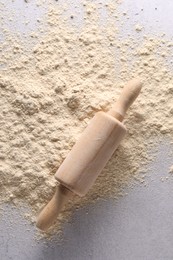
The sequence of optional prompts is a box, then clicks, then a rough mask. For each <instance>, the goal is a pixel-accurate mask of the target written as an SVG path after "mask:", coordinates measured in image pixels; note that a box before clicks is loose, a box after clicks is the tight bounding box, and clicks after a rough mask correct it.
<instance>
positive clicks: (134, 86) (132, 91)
mask: <svg viewBox="0 0 173 260" xmlns="http://www.w3.org/2000/svg"><path fill="white" fill-rule="evenodd" d="M141 88H142V83H141V81H140V80H139V79H133V80H130V81H129V82H128V83H127V85H125V87H124V88H123V91H122V93H121V95H120V97H119V99H118V100H117V102H116V103H115V105H114V106H113V107H112V108H111V109H110V110H109V111H108V114H109V115H112V116H113V117H115V118H116V119H118V120H119V121H123V119H124V116H125V114H126V112H127V110H128V108H129V107H130V106H131V104H132V103H133V102H134V101H135V99H136V98H137V96H138V95H139V93H140V91H141Z"/></svg>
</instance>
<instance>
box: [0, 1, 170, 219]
mask: <svg viewBox="0 0 173 260" xmlns="http://www.w3.org/2000/svg"><path fill="white" fill-rule="evenodd" d="M26 4H29V1H28V3H26ZM40 4H41V3H40ZM4 8H5V7H4ZM38 8H39V4H38ZM104 8H105V9H106V11H107V14H108V18H107V20H106V22H105V24H104V25H103V26H100V19H99V13H100V5H99V4H94V3H90V2H89V1H87V3H84V4H83V11H84V21H83V24H82V25H81V27H80V28H77V27H76V26H74V25H73V21H75V15H73V14H71V15H70V17H69V19H67V18H66V17H65V16H64V15H63V13H64V7H62V6H60V5H58V4H57V5H55V4H54V5H50V6H49V9H48V10H47V12H46V14H45V15H44V17H43V18H42V21H39V23H40V28H41V29H40V32H39V31H38V32H37V33H35V34H34V32H33V33H32V35H31V39H33V38H34V40H35V42H36V43H34V44H33V47H32V48H31V49H30V50H29V51H27V49H26V48H25V45H24V42H23V41H22V39H21V37H20V36H18V35H16V34H15V33H12V32H11V31H9V30H7V29H4V30H3V43H2V46H1V53H0V55H1V56H0V61H1V64H2V65H1V71H0V92H1V95H0V106H1V111H0V124H1V127H0V187H1V189H0V202H1V203H4V202H11V203H13V204H14V205H16V206H19V205H21V203H25V204H27V205H29V206H30V207H31V211H30V213H29V218H30V219H31V220H32V221H34V220H35V217H36V215H37V213H38V211H39V210H40V208H41V207H42V206H43V205H45V204H46V203H47V201H49V199H50V198H51V196H52V194H53V193H54V189H55V187H56V181H55V179H54V173H55V171H56V170H57V168H58V167H59V166H60V164H61V163H62V161H63V160H64V159H65V157H66V155H67V154H68V152H69V151H70V149H71V148H72V146H73V145H74V143H75V141H76V140H77V139H78V137H79V136H80V134H81V133H82V131H83V130H84V128H85V127H86V125H87V123H88V121H89V120H90V119H91V118H92V117H93V116H94V114H95V113H96V112H97V111H100V110H103V111H107V110H108V109H109V108H110V107H111V105H112V104H113V103H114V102H115V101H116V99H117V97H118V96H119V94H120V92H121V90H122V87H123V86H124V84H125V83H126V82H127V81H128V80H129V79H132V78H134V77H140V78H141V79H142V81H143V83H144V87H143V90H142V92H141V94H140V96H139V98H138V99H137V101H136V102H135V104H134V105H133V106H132V108H131V109H130V111H129V112H128V115H127V116H126V119H125V121H124V123H125V124H126V126H127V129H128V133H127V136H126V138H125V140H124V141H123V142H122V144H121V145H120V147H119V149H118V150H117V151H116V153H115V154H114V155H113V157H112V159H111V160H110V161H109V162H108V164H107V166H106V168H105V169H104V171H103V172H102V174H101V175H100V176H99V177H98V179H97V181H96V183H95V185H94V187H93V188H92V189H91V190H90V192H89V193H88V195H87V196H86V197H85V198H82V199H79V198H76V200H75V202H74V201H73V202H69V204H68V205H67V206H66V208H65V209H64V211H63V212H62V214H60V216H59V222H62V221H64V220H65V219H66V218H67V216H69V215H70V214H71V211H72V208H74V207H75V208H78V207H81V206H83V205H86V204H88V203H93V202H95V201H96V200H97V199H101V198H103V199H104V198H105V199H106V198H110V197H114V198H117V197H118V196H120V195H122V194H123V193H124V191H123V190H124V187H126V186H127V185H133V184H134V183H136V180H138V181H139V182H140V183H143V184H144V185H147V184H146V181H145V175H146V173H145V172H146V166H145V165H146V164H147V162H148V161H149V160H151V159H152V158H151V155H150V156H149V155H148V153H147V151H148V149H149V148H150V147H151V146H152V145H153V144H157V143H158V142H159V141H160V140H161V139H162V137H163V136H168V137H169V138H173V102H172V96H173V77H172V71H171V69H170V66H169V57H170V54H171V52H172V48H173V42H172V41H170V40H169V39H167V38H166V36H164V35H158V36H152V35H144V34H142V33H143V27H142V26H141V25H135V26H134V35H135V31H136V34H139V35H140V39H139V40H137V38H136V36H134V37H133V36H129V35H127V36H126V37H124V38H123V39H122V38H121V37H120V31H121V23H119V20H120V17H121V15H120V13H118V11H117V3H116V4H113V3H109V4H107V5H106V6H104ZM126 16H127V14H126ZM127 18H128V16H127ZM70 20H72V22H70ZM43 24H44V28H45V32H46V33H43V29H42V25H43ZM4 28H5V27H4ZM153 140H154V141H153Z"/></svg>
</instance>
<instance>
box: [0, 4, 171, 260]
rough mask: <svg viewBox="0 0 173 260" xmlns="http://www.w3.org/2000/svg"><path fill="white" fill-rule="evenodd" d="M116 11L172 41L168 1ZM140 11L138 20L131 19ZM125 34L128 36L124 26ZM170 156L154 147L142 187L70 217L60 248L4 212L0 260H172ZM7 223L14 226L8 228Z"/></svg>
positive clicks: (11, 213)
mask: <svg viewBox="0 0 173 260" xmlns="http://www.w3.org/2000/svg"><path fill="white" fill-rule="evenodd" d="M9 2H10V1H9ZM21 2H22V1H19V0H18V1H15V2H14V3H13V7H14V6H18V7H19V8H22V10H23V11H25V12H26V10H24V8H25V5H24V4H23V3H21ZM33 2H34V1H33ZM68 2H69V1H68ZM71 2H72V1H71ZM102 2H106V1H102ZM76 3H78V4H79V3H80V1H79V0H78V1H76ZM9 5H10V4H9ZM33 5H34V4H33ZM155 7H157V11H154V10H155ZM29 8H31V9H29V11H27V12H28V16H29V14H31V13H32V16H34V15H35V16H37V15H38V13H37V12H32V8H33V6H32V5H31V7H29ZM69 8H73V6H72V5H71V6H70V7H69ZM121 8H122V10H128V12H129V13H130V21H132V22H134V23H142V24H145V33H146V34H147V31H150V30H152V31H159V30H160V31H161V32H166V33H167V35H168V37H172V36H173V35H171V34H172V25H173V16H172V13H173V1H172V0H165V1H163V0H155V1H154V0H153V1H150V0H139V1H132V0H124V4H123V5H122V6H121ZM141 8H143V9H144V11H143V13H142V15H140V16H139V15H138V16H135V15H134V14H135V13H137V12H138V11H139V10H140V9H141ZM40 12H41V11H40ZM39 14H40V13H39ZM19 24H20V23H19ZM33 26H34V19H33V24H32V28H33ZM19 27H20V26H19ZM19 30H24V29H23V28H19ZM124 30H130V26H129V24H127V25H124ZM172 150H173V145H172V146H171V145H170V142H169V140H167V142H166V143H165V142H163V143H162V144H161V145H160V146H159V151H158V154H157V157H156V159H155V161H154V162H152V163H151V164H150V165H149V171H148V177H147V181H148V185H147V187H144V186H139V185H138V186H136V187H135V188H134V189H131V190H127V192H128V195H127V196H125V197H121V198H119V199H118V201H114V200H108V201H104V202H103V201H100V202H98V203H97V204H96V205H95V206H94V207H93V206H88V207H86V208H84V209H80V210H78V211H76V212H74V214H73V216H72V220H71V222H70V223H68V224H67V225H66V226H65V228H64V240H63V242H61V243H60V244H59V243H57V242H49V241H46V240H45V241H44V240H41V241H39V242H37V241H36V240H35V239H34V236H35V233H36V230H35V228H34V227H33V226H32V225H30V224H29V223H28V222H26V220H24V219H22V218H21V217H20V215H19V212H18V211H17V210H14V209H11V208H9V207H6V208H5V212H4V214H3V216H2V217H1V218H0V260H10V259H12V260H59V259H60V260H61V259H63V260H73V259H76V260H90V259H92V260H172V259H173V246H172V243H173V179H172V178H169V179H168V180H167V181H164V182H162V181H161V177H165V176H168V169H169V167H170V166H171V165H172V163H173V158H172V157H171V151H172ZM12 219H13V220H14V223H17V224H15V225H13V223H10V221H11V220H12Z"/></svg>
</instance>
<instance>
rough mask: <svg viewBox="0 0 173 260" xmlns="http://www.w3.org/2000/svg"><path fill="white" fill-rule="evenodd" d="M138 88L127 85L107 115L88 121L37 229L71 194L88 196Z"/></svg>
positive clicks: (120, 134) (123, 129) (99, 114)
mask: <svg viewBox="0 0 173 260" xmlns="http://www.w3.org/2000/svg"><path fill="white" fill-rule="evenodd" d="M141 87H142V84H141V82H140V81H139V80H137V79H134V80H131V81H129V82H128V83H127V85H126V86H125V87H124V89H123V91H122V94H121V96H120V98H119V99H118V101H117V102H116V103H115V105H114V106H113V107H112V108H111V109H110V110H109V111H108V113H105V112H97V113H96V114H95V116H94V117H93V118H92V119H91V121H90V122H89V124H88V126H87V128H86V129H85V130H84V132H83V134H82V135H81V137H80V139H79V140H78V141H77V142H76V144H75V145H74V146H73V148H72V150H71V151H70V152H69V154H68V155H67V157H66V159H65V160H64V161H63V163H62V164H61V166H60V167H59V169H58V171H57V172H56V174H55V178H56V179H57V180H58V182H59V184H58V186H57V189H56V192H55V195H54V196H53V198H52V199H51V201H50V202H49V203H48V204H47V205H46V206H45V208H44V209H43V210H42V211H41V213H40V214H39V216H38V219H37V223H36V225H37V227H38V228H40V229H42V230H46V229H47V228H49V227H50V226H51V225H52V224H53V222H54V221H55V220H56V218H57V216H58V214H59V212H60V211H61V209H62V207H63V206H64V204H65V202H66V201H67V200H68V199H69V198H70V197H71V196H72V195H73V194H77V195H79V196H84V195H85V194H86V193H87V192H88V190H89V189H90V187H91V186H92V185H93V183H94V181H95V180H96V178H97V176H98V175H99V173H100V172H101V171H102V170H103V168H104V166H105V165H106V163H107V161H108V160H109V159H110V157H111V156H112V154H113V153H114V151H115V149H116V148H117V147H118V145H119V144H120V142H121V140H122V139H123V137H124V135H125V133H126V127H125V126H124V124H123V123H122V120H123V118H124V116H125V113H126V111H127V109H128V108H129V107H130V105H131V104H132V103H133V102H134V100H135V99H136V97H137V96H138V94H139V92H140V90H141Z"/></svg>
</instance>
